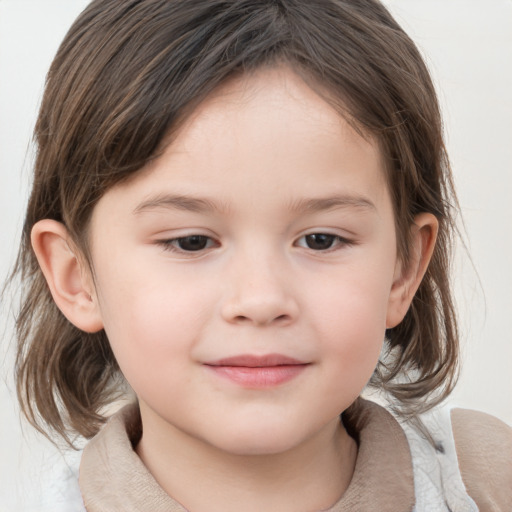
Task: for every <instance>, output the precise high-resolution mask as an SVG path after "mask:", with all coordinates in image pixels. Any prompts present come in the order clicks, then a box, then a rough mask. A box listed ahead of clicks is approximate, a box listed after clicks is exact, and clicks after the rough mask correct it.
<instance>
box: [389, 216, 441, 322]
mask: <svg viewBox="0 0 512 512" xmlns="http://www.w3.org/2000/svg"><path fill="white" fill-rule="evenodd" d="M438 227H439V223H438V221H437V219H436V217H435V216H434V215H432V214H431V213H421V214H419V215H417V216H416V217H415V218H414V223H413V225H412V226H411V244H412V246H411V256H410V261H409V264H408V265H407V267H404V265H403V264H402V263H401V262H398V263H397V266H396V268H395V275H394V279H393V285H392V288H391V293H390V296H389V301H388V312H387V317H386V328H387V329H391V328H393V327H396V326H397V325H398V324H399V323H400V322H401V321H402V320H403V319H404V317H405V314H406V313H407V310H408V309H409V306H410V305H411V302H412V299H413V298H414V294H415V293H416V291H417V289H418V287H419V285H420V283H421V280H422V279H423V276H424V275H425V272H426V271H427V267H428V264H429V263H430V259H431V258H432V253H433V252H434V247H435V244H436V238H437V231H438Z"/></svg>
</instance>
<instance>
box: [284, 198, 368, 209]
mask: <svg viewBox="0 0 512 512" xmlns="http://www.w3.org/2000/svg"><path fill="white" fill-rule="evenodd" d="M343 208H355V209H361V210H374V211H377V208H376V207H375V205H374V204H373V203H372V201H370V200H369V199H368V198H366V197H364V196H356V195H335V196H329V197H319V198H312V199H299V200H297V201H294V202H293V203H292V204H291V205H290V210H291V211H293V212H307V213H316V212H322V211H325V210H336V209H343Z"/></svg>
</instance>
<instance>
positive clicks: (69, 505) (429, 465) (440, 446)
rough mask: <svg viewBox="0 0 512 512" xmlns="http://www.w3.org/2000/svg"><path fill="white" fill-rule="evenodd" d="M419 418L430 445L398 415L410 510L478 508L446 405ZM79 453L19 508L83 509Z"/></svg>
mask: <svg viewBox="0 0 512 512" xmlns="http://www.w3.org/2000/svg"><path fill="white" fill-rule="evenodd" d="M421 421H422V423H423V424H424V426H425V427H426V428H427V430H428V431H429V433H430V434H431V436H432V438H433V439H434V441H435V443H434V446H433V445H432V443H431V442H430V441H429V440H427V439H426V438H425V436H424V435H423V434H422V433H420V432H419V430H418V429H417V428H415V427H414V426H413V425H411V424H409V423H407V422H405V421H402V420H400V419H398V422H399V423H400V425H401V426H402V428H403V430H404V432H405V434H406V437H407V440H408V442H409V448H410V451H411V455H412V465H413V472H414V490H415V496H416V504H415V507H414V509H413V510H412V511H411V512H478V507H477V506H476V504H475V502H474V501H473V500H472V499H471V497H470V496H469V495H468V494H467V492H466V489H465V487H464V483H463V481H462V477H461V475H460V470H459V465H458V461H457V454H456V451H455V441H454V438H453V431H452V425H451V417H450V409H449V408H447V407H443V408H437V409H434V410H433V411H429V412H428V413H426V414H424V415H422V416H421ZM80 457H81V452H66V453H65V454H62V455H61V456H60V458H59V457H55V459H54V460H53V461H50V463H49V464H48V468H47V469H48V470H49V471H48V472H46V474H45V477H44V483H43V486H42V489H43V493H42V496H44V497H43V498H41V501H39V502H38V504H37V505H28V504H27V505H26V506H25V507H24V508H23V509H22V511H23V512H36V511H37V512H86V510H85V507H84V504H83V501H82V498H81V494H80V489H79V486H78V468H79V465H80ZM50 482H51V483H50ZM107 485H108V483H107Z"/></svg>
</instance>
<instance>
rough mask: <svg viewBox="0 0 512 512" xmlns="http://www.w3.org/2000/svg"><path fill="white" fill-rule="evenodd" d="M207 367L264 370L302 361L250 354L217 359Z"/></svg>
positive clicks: (273, 355)
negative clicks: (238, 367) (236, 367)
mask: <svg viewBox="0 0 512 512" xmlns="http://www.w3.org/2000/svg"><path fill="white" fill-rule="evenodd" d="M205 364H206V365H207V366H244V367H247V368H265V367H268V366H285V365H288V366H290V365H303V364H307V363H305V362H304V361H299V360H298V359H295V358H293V357H288V356H284V355H282V354H266V355H262V356H255V355H250V354H242V355H238V356H233V357H226V358H222V359H217V360H216V361H209V362H207V363H205Z"/></svg>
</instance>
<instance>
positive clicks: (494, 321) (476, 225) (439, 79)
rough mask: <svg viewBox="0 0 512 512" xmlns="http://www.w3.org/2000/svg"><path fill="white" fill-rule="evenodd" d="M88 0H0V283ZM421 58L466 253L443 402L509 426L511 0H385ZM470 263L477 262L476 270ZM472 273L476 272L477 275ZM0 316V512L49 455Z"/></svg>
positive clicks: (459, 268) (459, 264)
mask: <svg viewBox="0 0 512 512" xmlns="http://www.w3.org/2000/svg"><path fill="white" fill-rule="evenodd" d="M86 4H87V2H86V1H85V0H0V281H2V280H3V278H4V276H5V274H6V272H7V270H8V268H9V266H10V265H11V263H12V261H13V258H14V255H15V252H16V245H17V240H18V236H19V231H20V228H21V223H22V212H23V209H24V205H25V202H26V196H27V190H28V182H29V175H30V167H31V163H32V154H31V152H30V151H29V141H30V134H31V130H32V127H33V123H34V119H35V114H36V110H37V105H38V102H39V100H40V97H41V92H42V85H43V80H44V75H45V72H46V70H47V68H48V66H49V63H50V61H51V58H52V56H53V55H54V53H55V51H56V49H57V46H58V44H59V42H60V40H61V39H62V37H63V36H64V34H65V32H66V30H67V29H68V27H69V25H70V24H71V22H72V20H73V19H74V18H75V17H76V15H77V14H78V13H79V12H80V10H81V9H82V8H83V7H84V6H85V5H86ZM385 4H386V5H388V6H389V7H390V9H391V11H392V12H393V13H394V14H395V16H396V17H397V19H398V21H399V22H400V23H402V25H403V26H404V28H405V29H406V30H407V31H408V32H409V34H410V35H411V36H412V37H413V39H414V40H415V41H416V42H417V44H418V45H419V47H420V48H421V49H422V50H423V51H424V53H425V55H426V56H427V62H428V63H429V66H430V68H431V70H432V73H433V75H434V77H435V80H436V83H437V85H438V89H439V93H440V99H441V103H442V106H443V110H444V116H445V124H446V132H447V142H448V149H449V152H450V155H451V159H452V163H453V168H454V173H455V179H456V185H457V188H458V193H459V198H460V202H461V205H462V211H463V218H464V221H465V229H466V233H467V236H466V241H467V244H468V246H469V252H470V255H471V258H472V262H471V260H470V259H469V258H468V256H467V254H466V253H465V252H464V251H462V250H461V251H459V253H458V256H457V258H456V272H455V274H454V282H455V286H456V292H457V302H458V307H459V311H460V318H461V330H462V343H463V352H464V359H463V360H464V369H463V373H462V377H461V380H460V383H459V386H458V388H457V390H456V391H455V393H454V395H453V398H452V401H453V402H455V403H456V404H458V405H461V406H464V407H469V408H476V409H480V410H483V411H486V412H489V413H491V414H494V415H496V416H498V417H500V418H502V419H504V420H505V421H507V422H508V423H510V424H512V396H511V393H512V334H511V333H512V257H511V253H512V1H511V0H387V1H385ZM473 265H474V268H473ZM479 279H480V281H479ZM5 307H6V305H5V304H3V305H2V310H1V314H2V317H1V323H0V336H2V339H1V347H0V370H1V372H2V373H1V375H2V379H1V380H0V405H1V416H0V512H1V511H9V512H11V511H13V510H15V509H14V508H13V507H14V505H13V504H14V501H13V496H14V490H13V489H14V486H15V482H16V481H17V479H18V477H19V475H20V474H21V473H26V472H30V469H29V468H30V467H31V466H37V465H38V464H39V463H40V461H41V460H43V459H44V458H45V457H47V454H48V452H49V450H50V448H48V446H47V443H45V442H44V441H42V440H41V438H39V437H37V436H36V435H34V434H33V433H32V432H31V429H30V428H26V429H25V431H26V433H25V435H24V436H23V435H22V433H21V432H22V430H21V426H20V421H19V419H18V416H17V407H16V405H15V402H14V400H13V385H12V380H11V378H12V376H11V371H12V370H11V368H12V353H11V352H10V351H9V349H8V341H9V337H10V334H9V332H10V326H11V322H10V317H9V315H8V314H7V313H6V309H5Z"/></svg>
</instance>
